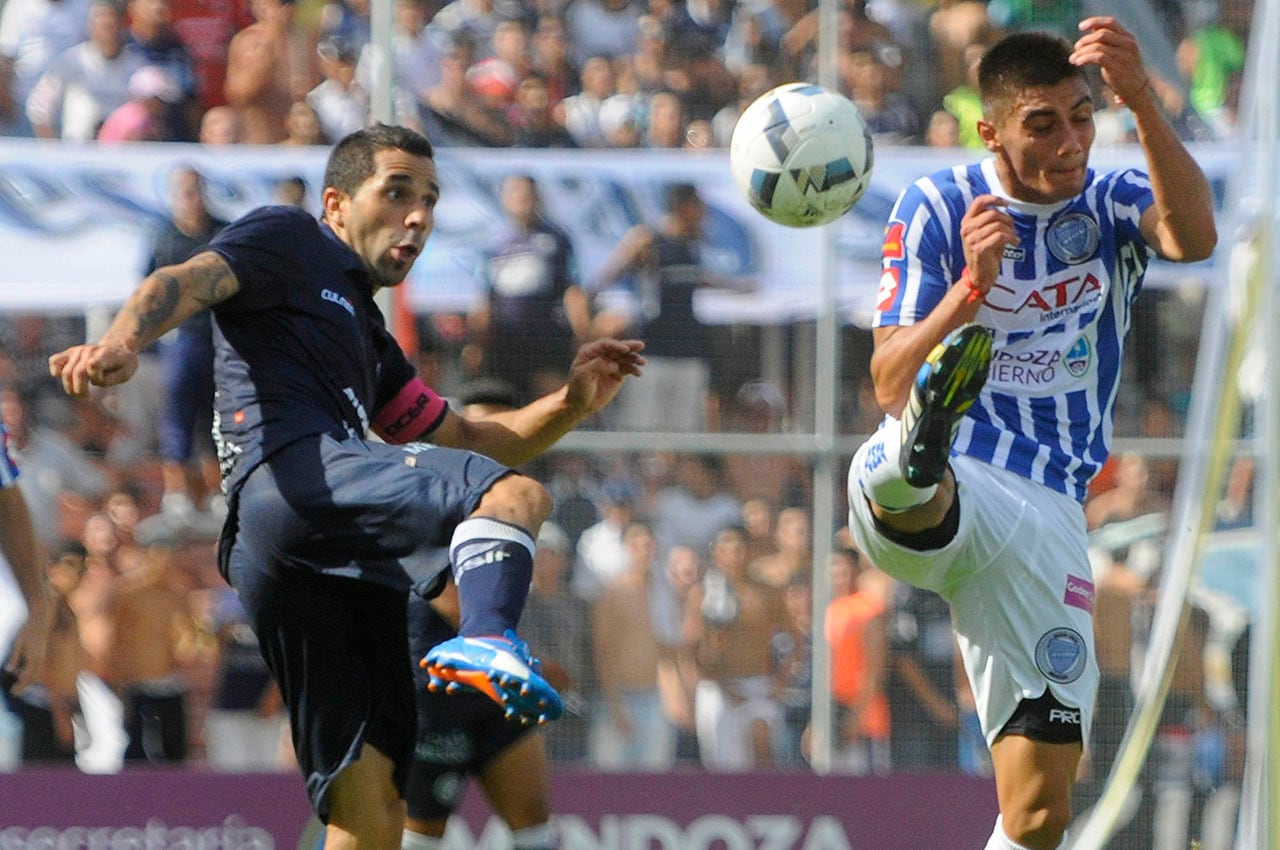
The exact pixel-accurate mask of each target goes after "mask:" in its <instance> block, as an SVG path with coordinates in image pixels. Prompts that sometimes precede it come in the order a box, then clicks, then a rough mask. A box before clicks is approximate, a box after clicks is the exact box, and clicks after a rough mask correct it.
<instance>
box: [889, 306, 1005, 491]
mask: <svg viewBox="0 0 1280 850" xmlns="http://www.w3.org/2000/svg"><path fill="white" fill-rule="evenodd" d="M991 345H992V337H991V331H989V330H987V329H986V328H984V327H982V326H981V325H967V326H965V327H963V328H960V329H959V330H956V331H953V332H952V333H951V335H950V336H948V337H947V338H946V339H944V340H943V341H942V342H940V343H938V345H936V346H935V347H934V349H933V351H931V352H929V356H928V357H926V358H925V361H924V364H923V365H922V366H921V367H920V373H921V375H923V380H922V379H921V376H920V375H917V377H916V382H915V385H914V386H913V387H912V390H911V399H910V401H908V403H907V406H908V414H909V415H912V418H913V421H912V423H911V424H910V425H909V426H906V432H907V433H906V436H905V437H904V438H903V447H904V449H905V451H904V452H903V455H902V475H903V477H904V478H905V479H906V481H907V483H908V484H910V485H912V486H913V487H929V486H932V485H934V484H937V483H938V482H939V481H941V480H942V476H943V475H944V474H945V473H946V470H947V462H948V460H949V459H950V457H951V441H952V434H953V431H954V428H955V425H956V423H957V422H958V421H959V419H960V417H962V416H964V415H965V413H967V412H968V410H969V408H970V407H972V406H973V403H974V402H975V401H976V400H977V398H978V394H979V393H981V392H982V388H983V386H984V385H986V382H987V374H988V372H989V371H990V368H991ZM917 407H918V409H916V408H917ZM903 424H904V425H906V422H905V420H904V423H903Z"/></svg>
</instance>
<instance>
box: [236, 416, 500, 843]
mask: <svg viewBox="0 0 1280 850" xmlns="http://www.w3.org/2000/svg"><path fill="white" fill-rule="evenodd" d="M509 471H510V470H508V469H507V468H506V467H504V466H502V465H500V464H498V463H496V462H495V461H492V460H490V459H489V458H486V457H484V456H483V455H478V454H474V453H472V452H466V451H457V450H453V449H444V448H435V447H431V446H427V445H424V444H411V445H407V446H391V445H385V444H382V443H366V442H364V441H363V440H358V439H348V440H337V439H334V438H333V437H330V436H327V435H321V436H316V437H310V438H307V439H304V440H299V441H297V442H295V443H292V444H291V445H289V446H287V447H285V448H283V449H281V450H280V451H278V452H276V453H275V454H274V455H272V456H271V457H270V458H269V459H267V460H266V461H265V462H264V463H263V464H262V465H260V466H259V467H258V468H257V469H255V470H254V471H253V472H251V473H250V474H249V476H248V478H247V479H246V480H245V482H244V484H243V486H242V487H241V489H240V491H239V492H238V493H236V494H235V495H234V496H233V497H232V499H231V509H232V510H231V516H230V518H229V520H228V522H227V525H226V527H225V529H224V531H223V539H222V542H221V546H220V548H219V560H220V565H221V567H222V570H223V574H224V575H225V576H226V577H227V579H228V581H230V582H231V585H232V586H233V587H235V588H236V590H238V591H239V592H240V598H241V600H242V601H243V602H244V606H245V610H246V612H248V615H249V622H250V624H251V625H252V626H253V628H254V631H255V632H256V633H257V636H258V641H259V644H260V646H261V648H262V654H263V658H264V659H265V660H266V662H267V666H268V667H269V668H270V669H271V673H272V675H273V677H274V678H275V680H276V682H277V684H278V685H279V686H280V690H281V694H282V696H283V698H284V702H285V705H286V706H287V707H288V709H289V719H290V724H291V727H292V732H293V741H294V750H295V752H296V753H297V757H298V765H299V767H300V768H301V770H302V772H303V775H304V777H305V778H306V783H307V793H308V794H309V796H310V797H311V802H312V805H313V807H314V808H315V810H316V814H317V815H318V816H319V817H320V819H321V820H322V821H327V817H328V805H327V803H326V801H325V794H326V792H327V790H328V788H329V785H330V783H331V782H332V781H333V778H334V777H335V776H336V775H337V774H338V772H339V771H341V770H342V769H343V768H344V767H346V766H347V765H348V764H350V763H351V762H352V761H354V760H355V758H356V757H357V756H358V755H359V752H360V748H361V746H362V745H363V744H364V743H368V744H370V745H372V746H374V747H376V748H377V749H378V750H379V751H381V752H382V753H384V754H386V755H387V756H388V757H389V758H391V759H392V760H393V761H394V762H395V765H396V782H397V787H399V788H401V789H403V788H404V782H405V779H406V777H407V773H408V765H409V758H410V753H411V752H412V749H413V739H414V729H415V723H414V701H413V676H412V672H411V665H410V660H409V658H408V657H407V656H406V653H405V650H406V648H407V647H408V645H409V643H408V629H407V626H406V597H407V594H406V591H407V590H408V588H409V587H410V585H411V584H415V583H417V584H423V585H429V584H432V583H434V582H435V580H436V579H437V578H438V577H439V574H440V572H441V571H442V570H443V569H446V568H447V566H448V559H447V557H445V556H444V552H445V551H446V550H447V548H448V545H449V541H450V539H451V537H452V535H453V530H454V528H455V527H456V526H457V525H458V524H459V523H460V522H462V521H463V520H464V519H466V518H467V517H468V516H469V515H470V514H471V513H472V512H473V511H474V510H475V508H476V506H477V505H478V504H479V502H480V499H481V497H482V496H483V495H484V493H485V492H486V491H487V490H488V489H489V488H490V487H491V486H492V485H493V483H494V482H495V481H497V480H498V479H499V478H501V477H502V476H504V475H506V474H507V473H508V472H509Z"/></svg>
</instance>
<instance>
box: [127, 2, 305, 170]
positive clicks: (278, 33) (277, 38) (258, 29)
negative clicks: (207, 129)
mask: <svg viewBox="0 0 1280 850" xmlns="http://www.w3.org/2000/svg"><path fill="white" fill-rule="evenodd" d="M134 2H138V3H153V2H163V0H134ZM294 12H295V9H294V0H253V16H254V19H255V23H253V24H250V25H249V26H247V27H245V28H244V29H242V30H240V32H238V33H236V35H235V38H233V39H231V46H230V47H229V48H228V51H227V78H226V83H225V85H224V93H225V95H226V98H227V103H228V104H229V105H230V106H232V107H235V109H236V110H237V111H238V112H239V113H240V123H241V128H242V131H243V138H244V142H245V144H250V145H269V144H275V143H276V142H279V141H282V140H283V139H284V138H285V136H286V135H288V134H287V131H286V129H285V125H286V123H287V121H288V117H289V107H290V105H291V104H292V103H293V101H294V97H295V81H294V79H293V76H294V74H293V63H292V61H291V56H290V51H291V48H290V43H289V42H290V32H291V30H292V28H293V21H294Z"/></svg>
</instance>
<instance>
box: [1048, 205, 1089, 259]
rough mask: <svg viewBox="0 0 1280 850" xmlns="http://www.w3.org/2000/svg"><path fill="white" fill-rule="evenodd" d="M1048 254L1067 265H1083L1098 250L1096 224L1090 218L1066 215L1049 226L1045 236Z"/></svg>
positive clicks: (1084, 215)
mask: <svg viewBox="0 0 1280 850" xmlns="http://www.w3.org/2000/svg"><path fill="white" fill-rule="evenodd" d="M1045 241H1047V242H1048V243H1049V253H1051V254H1053V256H1055V257H1057V258H1058V260H1059V261H1060V262H1063V263H1066V264H1067V265H1073V264H1075V263H1083V262H1084V261H1085V260H1087V259H1089V258H1090V257H1092V256H1093V255H1094V253H1096V252H1097V250H1098V243H1099V242H1100V241H1101V237H1100V234H1099V231H1098V223H1097V222H1096V221H1094V220H1093V218H1092V217H1090V216H1088V215H1086V214H1084V213H1080V212H1075V213H1067V214H1066V215H1064V216H1063V217H1062V218H1060V219H1058V220H1057V221H1055V222H1054V223H1053V224H1051V225H1049V232H1048V233H1046V234H1045Z"/></svg>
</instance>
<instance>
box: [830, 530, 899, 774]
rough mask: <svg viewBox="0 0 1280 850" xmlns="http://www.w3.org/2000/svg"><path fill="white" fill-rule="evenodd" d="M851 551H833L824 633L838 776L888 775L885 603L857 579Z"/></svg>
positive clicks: (859, 572)
mask: <svg viewBox="0 0 1280 850" xmlns="http://www.w3.org/2000/svg"><path fill="white" fill-rule="evenodd" d="M863 575H864V564H863V560H862V556H861V555H860V554H859V553H858V551H857V550H855V549H839V550H837V551H835V552H832V553H831V596H832V599H831V604H830V605H828V606H827V613H826V619H825V627H824V633H825V634H826V638H827V643H829V644H830V645H831V695H832V696H833V697H834V698H835V700H836V706H835V722H836V730H837V731H836V740H837V741H838V742H839V743H838V746H837V747H836V756H835V759H834V763H833V767H834V768H835V769H836V770H838V771H840V772H842V773H852V774H855V775H863V774H868V773H887V772H888V771H889V767H890V763H891V762H890V747H889V728H890V725H889V699H888V697H887V696H885V689H884V688H885V678H886V676H887V674H888V669H889V641H888V630H887V628H886V616H885V614H886V609H885V603H884V600H883V599H882V598H880V596H879V595H878V594H877V593H875V592H874V591H873V590H871V589H869V588H868V587H867V586H866V584H865V583H864V582H863V581H861V579H862V576H863Z"/></svg>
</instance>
